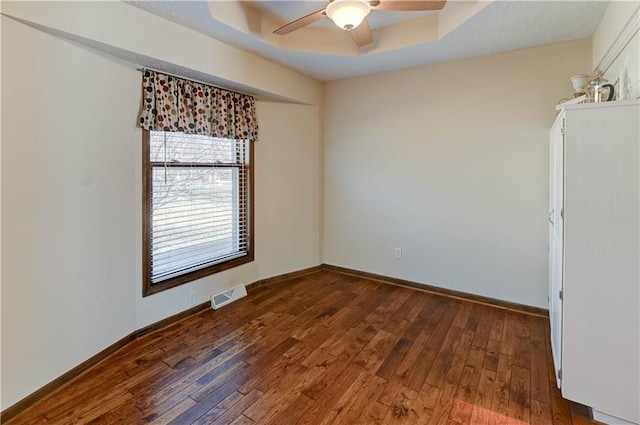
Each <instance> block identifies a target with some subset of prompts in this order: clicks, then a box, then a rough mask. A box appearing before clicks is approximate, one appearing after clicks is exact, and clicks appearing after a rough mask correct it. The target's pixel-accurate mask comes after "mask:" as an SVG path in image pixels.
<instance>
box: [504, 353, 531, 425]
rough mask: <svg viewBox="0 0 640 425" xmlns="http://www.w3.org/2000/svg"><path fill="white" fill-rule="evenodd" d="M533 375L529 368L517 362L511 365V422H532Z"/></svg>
mask: <svg viewBox="0 0 640 425" xmlns="http://www.w3.org/2000/svg"><path fill="white" fill-rule="evenodd" d="M530 385H531V377H530V372H529V369H525V368H523V367H520V366H518V365H516V364H513V366H512V367H511V390H510V394H509V422H508V423H509V424H514V425H515V424H518V425H520V424H528V423H530V422H531V413H530V409H531V397H530V395H531V394H530V388H531V387H530Z"/></svg>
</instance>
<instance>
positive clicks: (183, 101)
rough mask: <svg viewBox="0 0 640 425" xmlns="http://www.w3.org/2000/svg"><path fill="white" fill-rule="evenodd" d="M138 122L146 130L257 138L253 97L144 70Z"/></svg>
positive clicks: (230, 137)
mask: <svg viewBox="0 0 640 425" xmlns="http://www.w3.org/2000/svg"><path fill="white" fill-rule="evenodd" d="M138 122H139V125H140V127H142V128H144V129H146V130H156V131H180V132H184V133H191V134H203V135H207V136H210V137H220V138H224V139H234V140H254V141H255V140H257V139H258V122H257V120H256V107H255V101H254V99H253V97H251V96H248V95H245V94H240V93H234V92H231V91H228V90H224V89H221V88H218V87H213V86H209V85H207V84H202V83H196V82H194V81H190V80H185V79H182V78H178V77H174V76H172V75H166V74H160V73H158V72H155V71H151V70H147V69H145V70H143V71H142V110H141V111H140V117H139V120H138Z"/></svg>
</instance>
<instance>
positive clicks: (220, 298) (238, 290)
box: [211, 285, 247, 309]
mask: <svg viewBox="0 0 640 425" xmlns="http://www.w3.org/2000/svg"><path fill="white" fill-rule="evenodd" d="M246 296H247V289H246V288H245V287H244V285H238V286H234V287H233V288H231V289H228V290H226V291H222V292H219V293H217V294H213V295H212V296H211V307H212V308H213V309H219V308H220V307H223V306H225V305H227V304H229V303H232V302H234V301H235V300H239V299H240V298H242V297H246Z"/></svg>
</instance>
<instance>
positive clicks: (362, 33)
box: [349, 19, 373, 47]
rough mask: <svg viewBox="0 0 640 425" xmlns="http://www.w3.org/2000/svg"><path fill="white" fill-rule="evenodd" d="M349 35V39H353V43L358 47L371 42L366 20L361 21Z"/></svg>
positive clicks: (371, 38)
mask: <svg viewBox="0 0 640 425" xmlns="http://www.w3.org/2000/svg"><path fill="white" fill-rule="evenodd" d="M349 34H351V38H353V41H355V42H356V44H357V45H358V47H362V46H366V45H367V44H369V43H371V42H372V41H373V34H372V33H371V27H370V26H369V23H368V22H367V20H366V19H365V20H364V21H362V23H361V24H360V25H358V26H357V27H355V28H353V29H352V30H350V31H349Z"/></svg>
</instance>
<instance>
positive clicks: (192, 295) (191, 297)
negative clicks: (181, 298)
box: [189, 292, 197, 307]
mask: <svg viewBox="0 0 640 425" xmlns="http://www.w3.org/2000/svg"><path fill="white" fill-rule="evenodd" d="M196 302H197V301H196V294H195V293H193V292H191V293H190V294H189V307H193V306H194V305H196Z"/></svg>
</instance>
